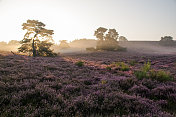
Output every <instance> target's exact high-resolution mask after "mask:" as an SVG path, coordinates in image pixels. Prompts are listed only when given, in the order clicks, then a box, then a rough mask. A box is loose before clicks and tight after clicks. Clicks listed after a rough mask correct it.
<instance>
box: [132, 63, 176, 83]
mask: <svg viewBox="0 0 176 117" xmlns="http://www.w3.org/2000/svg"><path fill="white" fill-rule="evenodd" d="M134 74H135V76H136V77H137V78H138V79H140V80H141V79H143V78H151V79H152V80H157V81H160V82H164V81H173V80H174V79H173V77H172V75H171V74H170V73H169V72H166V71H163V70H158V71H157V70H151V63H150V62H147V63H145V64H144V66H143V67H142V68H141V70H139V71H135V72H134Z"/></svg>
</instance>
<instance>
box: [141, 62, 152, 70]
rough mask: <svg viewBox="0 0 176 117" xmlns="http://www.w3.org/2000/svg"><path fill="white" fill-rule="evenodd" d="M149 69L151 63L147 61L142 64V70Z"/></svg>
mask: <svg viewBox="0 0 176 117" xmlns="http://www.w3.org/2000/svg"><path fill="white" fill-rule="evenodd" d="M150 69H151V63H150V62H149V61H148V62H147V63H145V64H144V66H143V67H142V71H144V72H148V71H149V70H150Z"/></svg>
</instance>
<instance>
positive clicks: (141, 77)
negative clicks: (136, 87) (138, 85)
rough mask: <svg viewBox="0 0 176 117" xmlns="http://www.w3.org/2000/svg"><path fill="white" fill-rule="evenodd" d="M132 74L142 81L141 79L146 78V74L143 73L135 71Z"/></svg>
mask: <svg viewBox="0 0 176 117" xmlns="http://www.w3.org/2000/svg"><path fill="white" fill-rule="evenodd" d="M134 74H135V76H136V78H138V79H139V80H142V79H143V78H148V76H147V72H145V71H135V72H134Z"/></svg>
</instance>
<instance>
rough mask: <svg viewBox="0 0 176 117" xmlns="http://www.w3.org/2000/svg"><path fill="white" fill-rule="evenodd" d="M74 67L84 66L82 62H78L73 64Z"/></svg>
mask: <svg viewBox="0 0 176 117" xmlns="http://www.w3.org/2000/svg"><path fill="white" fill-rule="evenodd" d="M75 65H77V66H78V67H82V66H84V62H82V61H78V62H76V63H75Z"/></svg>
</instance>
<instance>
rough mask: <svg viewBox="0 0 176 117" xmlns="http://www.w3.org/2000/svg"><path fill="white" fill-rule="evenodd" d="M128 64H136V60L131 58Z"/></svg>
mask: <svg viewBox="0 0 176 117" xmlns="http://www.w3.org/2000/svg"><path fill="white" fill-rule="evenodd" d="M129 64H130V65H131V66H134V65H135V64H137V62H136V61H135V60H131V61H130V62H129Z"/></svg>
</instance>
